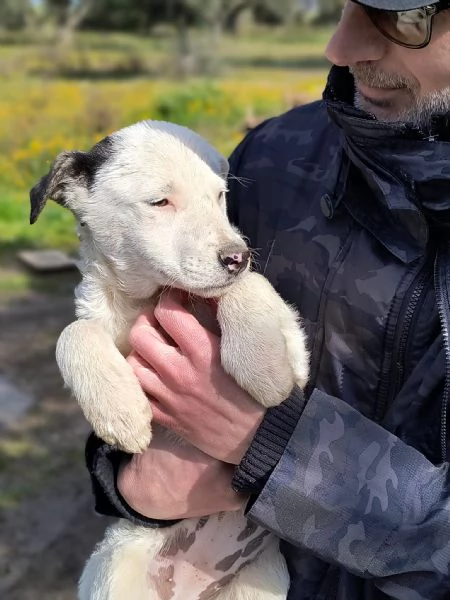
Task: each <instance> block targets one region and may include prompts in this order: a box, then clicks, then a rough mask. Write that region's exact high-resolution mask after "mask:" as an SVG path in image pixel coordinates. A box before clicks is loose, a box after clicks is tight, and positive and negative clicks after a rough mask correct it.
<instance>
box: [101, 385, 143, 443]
mask: <svg viewBox="0 0 450 600" xmlns="http://www.w3.org/2000/svg"><path fill="white" fill-rule="evenodd" d="M144 398H145V397H144ZM126 401H127V399H126V398H125V399H124V402H126ZM151 420H152V409H151V408H150V403H149V401H148V400H147V398H145V399H144V401H143V402H139V403H137V402H136V401H134V402H132V403H130V404H129V405H128V406H123V407H121V408H120V409H117V407H116V410H115V411H114V412H113V413H111V414H109V415H108V416H106V417H105V418H102V419H101V420H100V421H99V422H97V423H96V424H95V426H94V430H95V433H96V434H97V435H98V437H100V438H101V439H102V440H104V441H105V442H106V443H107V444H110V445H112V446H117V447H118V448H119V449H120V450H123V451H124V452H127V453H129V454H137V453H139V452H143V451H144V450H146V449H147V448H148V446H149V444H150V441H151V439H152V427H151Z"/></svg>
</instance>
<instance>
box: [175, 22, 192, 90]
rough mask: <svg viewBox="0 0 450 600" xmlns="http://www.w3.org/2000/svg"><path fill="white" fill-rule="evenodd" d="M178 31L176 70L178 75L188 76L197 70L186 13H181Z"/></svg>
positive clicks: (177, 24)
mask: <svg viewBox="0 0 450 600" xmlns="http://www.w3.org/2000/svg"><path fill="white" fill-rule="evenodd" d="M176 31H177V56H176V71H177V75H179V76H180V77H183V78H186V77H189V76H190V75H192V74H193V73H194V72H195V68H196V64H195V62H196V61H195V56H194V52H193V49H192V43H191V37H190V35H189V27H188V24H187V19H186V16H185V15H183V14H182V15H180V16H179V17H178V18H177V20H176Z"/></svg>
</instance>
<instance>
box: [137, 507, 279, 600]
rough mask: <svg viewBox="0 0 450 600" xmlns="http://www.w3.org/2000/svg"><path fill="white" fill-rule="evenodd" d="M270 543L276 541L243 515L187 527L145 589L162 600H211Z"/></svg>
mask: <svg viewBox="0 0 450 600" xmlns="http://www.w3.org/2000/svg"><path fill="white" fill-rule="evenodd" d="M273 543H277V541H276V539H275V538H274V536H272V535H271V534H270V533H269V532H268V531H265V530H264V529H262V528H260V527H258V526H257V525H254V524H252V523H249V521H247V519H246V518H245V517H244V516H243V514H242V513H241V512H236V513H222V514H219V515H214V516H212V517H209V519H206V518H205V519H201V520H200V521H198V520H189V521H186V523H185V524H184V525H183V527H182V528H181V527H180V529H179V530H178V532H177V535H176V536H172V537H171V538H170V539H168V540H167V542H166V544H165V545H164V548H163V549H162V550H161V552H160V553H159V555H158V556H156V557H155V558H154V559H153V560H152V561H151V562H150V564H149V566H148V570H147V581H148V585H149V588H150V589H153V590H154V591H155V592H156V594H157V597H158V598H159V599H160V600H186V599H187V598H192V599H194V598H195V599H198V600H213V598H215V597H216V595H217V593H218V592H219V591H220V590H222V589H224V588H225V587H226V586H227V585H228V584H229V583H230V581H231V580H232V579H233V577H235V575H236V574H237V573H238V572H239V571H240V570H241V569H243V568H244V567H245V566H246V565H247V564H249V562H253V561H254V560H255V559H256V558H257V556H259V554H260V553H261V552H262V551H264V550H265V549H266V548H267V547H268V546H269V545H270V544H273Z"/></svg>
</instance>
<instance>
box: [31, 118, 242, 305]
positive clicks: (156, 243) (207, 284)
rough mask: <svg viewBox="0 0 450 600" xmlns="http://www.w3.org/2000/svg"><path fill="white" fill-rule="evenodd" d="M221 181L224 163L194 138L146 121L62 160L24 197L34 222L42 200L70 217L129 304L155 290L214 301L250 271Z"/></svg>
mask: <svg viewBox="0 0 450 600" xmlns="http://www.w3.org/2000/svg"><path fill="white" fill-rule="evenodd" d="M227 173H228V163H227V161H226V160H225V159H224V158H223V157H222V156H221V155H220V154H219V153H218V152H217V151H216V150H215V149H214V148H213V147H212V146H210V145H209V144H208V143H207V142H206V141H205V140H204V139H203V138H202V137H200V136H198V135H197V134H195V133H194V132H193V131H191V130H189V129H186V128H185V127H181V126H179V125H175V124H173V123H164V122H158V121H143V122H141V123H137V124H136V125H132V126H131V127H127V128H125V129H122V130H120V131H118V132H116V133H114V134H112V135H110V136H108V137H107V138H105V139H104V140H102V141H101V142H99V143H98V144H97V145H96V146H94V147H93V148H92V149H91V150H90V151H89V152H63V153H61V154H60V155H59V156H58V157H57V159H56V160H55V162H54V164H53V165H52V168H51V169H50V172H49V173H48V174H47V175H46V176H45V177H43V178H42V179H41V181H40V182H39V183H38V184H37V185H36V186H35V187H34V188H33V189H32V190H31V192H30V199H31V216H30V221H31V223H34V222H35V221H36V219H37V218H38V216H39V214H40V212H41V211H42V209H43V208H44V206H45V203H46V201H47V199H48V198H52V199H53V200H55V201H56V202H58V203H59V204H61V205H63V206H66V207H67V208H69V209H70V210H72V212H73V213H74V214H75V216H76V217H77V219H78V221H79V223H80V231H81V243H82V244H88V245H89V246H90V250H91V255H92V250H95V253H97V254H100V256H101V257H102V258H103V259H105V260H106V261H107V262H108V264H109V265H111V266H112V268H113V270H114V272H115V274H116V276H117V278H118V281H119V284H120V285H121V286H122V287H123V288H124V289H125V290H126V291H127V292H128V293H129V294H130V295H132V296H134V297H139V298H145V297H147V296H148V294H149V293H151V292H152V290H154V287H155V285H157V286H166V285H172V286H174V287H178V288H181V289H185V290H188V291H191V292H193V293H195V294H197V295H205V296H213V295H217V294H219V293H220V291H221V290H223V289H225V288H226V287H228V286H229V285H231V284H232V283H233V280H234V279H235V277H236V275H237V274H239V273H240V272H242V271H244V270H245V269H246V268H247V266H248V264H249V252H248V249H247V246H246V244H245V242H244V241H243V240H242V237H241V236H240V235H239V233H238V232H237V231H236V230H235V229H234V228H233V227H232V226H231V225H230V223H229V222H228V219H227V217H226V210H225V194H226V178H227Z"/></svg>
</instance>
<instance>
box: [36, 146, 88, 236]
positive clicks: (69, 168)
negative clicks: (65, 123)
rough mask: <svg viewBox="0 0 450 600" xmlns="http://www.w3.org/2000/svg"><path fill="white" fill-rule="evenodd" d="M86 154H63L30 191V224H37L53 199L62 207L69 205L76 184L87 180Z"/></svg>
mask: <svg viewBox="0 0 450 600" xmlns="http://www.w3.org/2000/svg"><path fill="white" fill-rule="evenodd" d="M85 157H86V153H85V152H61V154H59V155H58V156H57V158H56V160H55V162H54V163H53V165H52V167H51V169H50V171H49V172H48V173H47V175H45V176H44V177H42V179H41V180H40V181H39V182H38V183H37V184H36V185H35V186H34V187H33V188H32V189H31V191H30V203H31V211H30V223H31V224H33V223H35V222H36V220H37V218H38V216H39V215H40V213H41V211H42V210H43V208H44V206H45V204H46V202H47V200H48V199H49V198H51V199H52V200H54V201H55V202H57V203H58V204H61V205H62V206H66V205H67V194H68V193H69V192H70V191H71V190H72V189H73V186H74V184H76V183H78V184H80V183H81V184H83V183H84V182H85V180H86V176H85V173H84V171H85V164H86V158H85Z"/></svg>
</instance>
